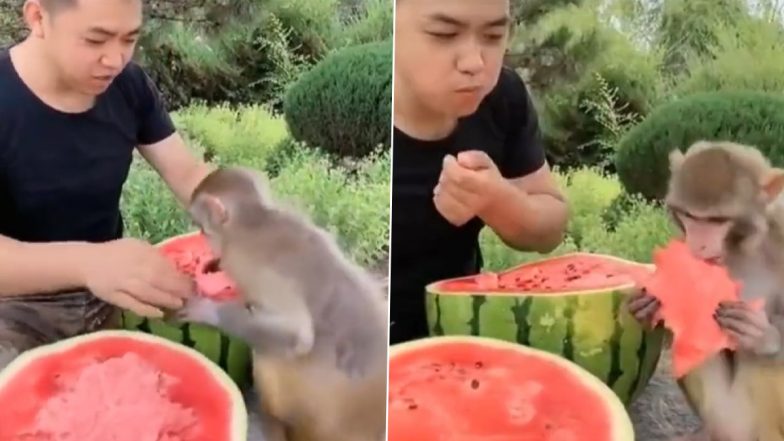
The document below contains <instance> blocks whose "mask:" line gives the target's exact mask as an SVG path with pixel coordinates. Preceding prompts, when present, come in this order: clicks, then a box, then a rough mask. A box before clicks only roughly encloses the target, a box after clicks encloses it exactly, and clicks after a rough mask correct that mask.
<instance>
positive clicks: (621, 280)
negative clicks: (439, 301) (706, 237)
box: [438, 253, 650, 295]
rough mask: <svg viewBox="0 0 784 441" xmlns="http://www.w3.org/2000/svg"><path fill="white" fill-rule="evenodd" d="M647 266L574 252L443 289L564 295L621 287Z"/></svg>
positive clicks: (458, 281) (461, 280)
mask: <svg viewBox="0 0 784 441" xmlns="http://www.w3.org/2000/svg"><path fill="white" fill-rule="evenodd" d="M649 273H650V269H649V268H648V267H646V266H645V265H641V264H638V263H635V262H627V261H623V260H620V259H615V258H613V257H611V256H604V255H601V254H590V253H570V254H566V255H563V256H558V257H553V258H549V259H547V260H545V261H538V262H532V263H526V264H523V265H520V266H517V267H515V268H512V269H509V270H506V271H503V272H500V273H493V272H484V273H481V274H478V275H475V276H469V277H462V278H457V279H450V280H447V281H444V282H441V283H440V284H439V286H438V288H439V290H442V291H444V292H449V293H456V292H461V291H462V292H469V293H478V292H493V293H494V294H500V295H503V294H519V293H521V292H526V293H528V292H530V293H539V294H556V293H557V294H560V293H563V292H567V291H568V292H579V291H597V290H606V289H612V288H617V287H618V286H621V285H625V284H634V283H635V282H637V281H639V280H641V279H642V278H644V277H647V276H648V274H649Z"/></svg>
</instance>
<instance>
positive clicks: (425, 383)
mask: <svg viewBox="0 0 784 441" xmlns="http://www.w3.org/2000/svg"><path fill="white" fill-rule="evenodd" d="M388 415H389V416H388V427H389V429H388V433H389V435H388V439H389V441H424V440H433V441H436V440H443V441H480V440H493V441H633V440H634V430H633V426H632V423H631V420H630V418H629V415H628V413H627V412H626V409H625V407H624V405H623V403H622V402H621V400H620V399H619V398H618V396H617V395H616V394H615V393H613V391H612V390H610V388H609V387H607V385H605V384H604V383H603V382H602V381H600V380H599V379H597V378H596V377H595V376H594V375H592V374H590V373H589V372H587V371H586V370H585V369H583V368H581V367H579V366H578V365H576V364H574V363H573V362H570V361H569V360H566V359H565V358H563V357H560V356H557V355H554V354H551V353H549V352H547V351H542V350H539V349H534V348H531V347H527V346H523V345H518V344H514V343H510V342H506V341H503V340H498V339H492V338H486V337H474V336H451V337H429V338H424V339H420V340H413V341H409V342H405V343H400V344H396V345H393V346H392V347H390V354H389V411H388Z"/></svg>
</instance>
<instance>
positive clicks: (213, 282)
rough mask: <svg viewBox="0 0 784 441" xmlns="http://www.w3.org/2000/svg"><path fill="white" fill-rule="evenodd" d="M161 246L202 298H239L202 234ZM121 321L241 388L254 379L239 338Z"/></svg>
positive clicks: (198, 328) (199, 328)
mask: <svg viewBox="0 0 784 441" xmlns="http://www.w3.org/2000/svg"><path fill="white" fill-rule="evenodd" d="M157 247H159V248H160V249H161V252H162V253H163V254H164V255H166V256H167V257H169V258H170V259H172V261H173V262H174V264H175V265H176V266H177V267H178V268H179V269H180V271H182V272H184V273H185V274H187V275H189V276H191V277H194V279H195V280H196V282H197V287H198V291H199V292H198V293H197V294H198V295H204V296H209V297H211V298H213V299H216V300H221V299H230V298H233V297H234V296H236V295H237V291H236V288H235V286H234V283H232V281H231V280H229V279H228V277H226V275H225V274H224V273H223V272H221V271H215V268H213V267H214V265H213V262H214V259H213V256H212V253H211V251H210V248H209V244H208V243H207V240H206V238H205V236H204V235H203V234H201V232H199V231H193V232H189V233H185V234H181V235H177V236H173V237H171V238H169V239H166V240H164V241H162V242H160V243H159V244H157ZM121 318H122V327H123V328H125V329H129V330H134V331H142V332H149V333H151V334H154V335H158V336H161V337H165V338H167V339H169V340H171V341H175V342H177V343H180V344H183V345H185V346H188V347H191V348H194V349H196V350H197V351H199V352H201V353H202V354H204V355H206V356H207V357H208V358H209V359H210V360H212V361H213V362H214V363H216V364H218V365H219V366H220V367H222V368H223V369H224V370H225V371H226V372H228V373H229V375H230V376H231V377H232V378H233V379H234V380H235V381H236V382H237V384H239V385H240V386H243V387H244V386H247V385H248V384H249V382H250V380H251V375H250V359H251V353H250V348H249V347H248V345H247V344H246V343H245V342H243V341H242V340H240V339H238V338H235V337H233V336H231V335H228V334H226V333H224V332H221V331H220V330H218V329H215V328H213V327H211V326H206V325H201V324H197V323H172V322H166V321H164V320H160V319H151V318H147V317H140V316H138V315H136V314H134V313H133V312H131V311H122V315H121ZM0 441H2V440H0Z"/></svg>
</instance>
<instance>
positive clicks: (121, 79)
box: [0, 0, 209, 366]
mask: <svg viewBox="0 0 784 441" xmlns="http://www.w3.org/2000/svg"><path fill="white" fill-rule="evenodd" d="M23 11H24V19H25V21H26V23H27V25H28V26H29V28H30V31H31V32H30V35H29V36H28V38H27V39H26V40H25V41H23V42H21V43H20V44H17V45H15V46H13V47H12V48H10V49H9V50H5V51H0V366H2V365H3V363H4V362H7V361H8V360H9V359H10V358H13V357H14V356H15V355H16V354H17V353H18V352H21V351H23V350H26V349H29V348H31V347H33V346H36V345H39V344H41V343H46V342H50V341H54V340H57V339H61V338H63V337H67V336H71V335H75V334H80V333H83V332H87V331H89V330H92V329H96V328H99V327H103V326H109V324H110V323H111V320H110V318H112V317H114V315H113V313H114V312H116V308H115V306H119V307H122V308H127V309H130V310H132V311H135V312H137V313H139V314H142V315H145V316H160V315H161V310H160V309H159V308H162V307H175V308H176V307H178V306H179V305H181V302H182V299H183V298H184V297H185V296H187V295H188V294H189V293H190V289H191V282H190V280H188V279H187V278H186V277H185V276H183V275H181V274H179V273H178V272H177V270H176V269H175V268H174V266H173V265H172V264H171V263H169V262H168V261H167V260H166V259H164V258H163V257H162V256H161V255H160V254H159V253H158V252H157V251H156V249H155V248H154V247H153V246H152V245H150V244H148V243H146V242H143V241H139V240H134V239H124V238H122V236H123V224H122V218H121V216H120V210H119V201H120V194H121V190H122V187H123V184H124V182H125V179H126V177H127V175H128V171H129V166H130V163H131V160H132V154H133V151H134V149H138V151H139V153H140V154H141V155H142V156H143V157H144V158H145V159H146V160H147V161H148V162H149V163H150V164H151V165H152V167H153V168H155V169H156V170H157V171H158V173H159V174H160V176H161V177H162V179H163V180H164V181H165V182H166V183H167V184H168V186H169V188H170V189H171V191H172V192H173V193H174V195H175V196H176V197H177V199H178V200H179V202H181V203H182V204H185V203H187V200H188V199H189V197H190V193H191V191H192V189H193V188H194V187H195V185H196V184H197V183H198V182H199V181H200V180H201V179H202V178H203V177H204V176H205V175H206V174H207V173H208V172H209V168H208V166H207V165H206V164H204V163H203V162H201V161H200V160H198V159H197V158H195V157H194V156H193V155H191V153H190V151H189V150H188V149H187V147H186V146H185V145H184V143H183V141H182V139H181V138H180V137H179V136H178V135H177V133H176V131H175V128H174V125H173V124H172V121H171V119H170V118H169V115H168V114H167V112H166V110H165V108H164V106H163V104H162V102H161V98H160V96H159V94H158V92H157V90H156V88H155V87H154V86H153V84H152V83H151V82H150V79H149V78H148V77H147V75H146V74H145V73H144V72H143V71H142V69H141V68H140V67H139V66H138V65H136V64H134V63H132V62H130V61H129V60H130V59H131V56H132V53H133V51H134V49H135V45H136V39H137V36H138V35H139V28H140V26H141V24H142V0H28V1H27V2H26V3H25V7H24V10H23Z"/></svg>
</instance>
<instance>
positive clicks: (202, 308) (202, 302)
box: [172, 295, 221, 326]
mask: <svg viewBox="0 0 784 441" xmlns="http://www.w3.org/2000/svg"><path fill="white" fill-rule="evenodd" d="M220 305H221V302H216V301H215V300H211V299H209V298H206V297H202V296H199V295H192V296H190V297H189V298H188V299H187V300H185V302H183V305H182V308H180V309H178V310H176V311H175V312H174V314H172V319H174V320H176V321H180V322H194V323H202V324H206V325H210V326H219V325H220V324H221V323H220V316H221V314H220V311H219V310H220V308H221V306H220Z"/></svg>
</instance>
